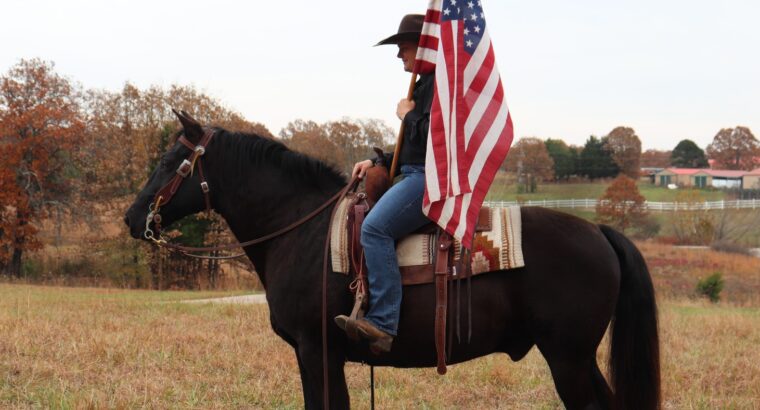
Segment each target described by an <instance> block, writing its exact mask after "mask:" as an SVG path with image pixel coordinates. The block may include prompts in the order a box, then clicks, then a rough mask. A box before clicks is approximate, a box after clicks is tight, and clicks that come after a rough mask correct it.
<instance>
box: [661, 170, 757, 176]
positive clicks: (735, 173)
mask: <svg viewBox="0 0 760 410" xmlns="http://www.w3.org/2000/svg"><path fill="white" fill-rule="evenodd" d="M662 172H671V173H673V174H676V175H695V174H707V175H710V176H711V177H718V178H741V177H743V176H745V175H760V168H757V169H755V170H754V171H749V172H748V171H734V170H727V169H710V168H665V169H664V170H663V171H662Z"/></svg>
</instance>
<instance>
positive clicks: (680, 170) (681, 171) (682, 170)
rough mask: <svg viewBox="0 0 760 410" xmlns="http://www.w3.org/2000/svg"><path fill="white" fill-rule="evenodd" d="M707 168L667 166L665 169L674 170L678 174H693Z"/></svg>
mask: <svg viewBox="0 0 760 410" xmlns="http://www.w3.org/2000/svg"><path fill="white" fill-rule="evenodd" d="M705 170H707V169H700V168H665V169H664V170H663V172H664V171H668V172H672V173H674V174H676V175H692V174H696V173H697V172H699V171H705Z"/></svg>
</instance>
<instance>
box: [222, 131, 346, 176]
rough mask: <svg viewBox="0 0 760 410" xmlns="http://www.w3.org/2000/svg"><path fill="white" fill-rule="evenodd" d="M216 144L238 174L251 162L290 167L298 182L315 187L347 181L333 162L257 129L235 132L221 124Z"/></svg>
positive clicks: (291, 173) (284, 167) (247, 167)
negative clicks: (249, 131)
mask: <svg viewBox="0 0 760 410" xmlns="http://www.w3.org/2000/svg"><path fill="white" fill-rule="evenodd" d="M216 130H217V132H218V135H217V136H216V137H214V139H215V142H216V144H218V146H219V147H220V149H221V150H223V151H224V153H225V154H224V155H225V157H226V158H229V165H228V166H230V167H235V169H236V170H237V171H238V174H239V175H244V174H245V173H244V171H245V170H246V169H249V168H250V167H251V164H252V163H254V164H269V165H271V166H273V167H278V168H282V169H287V170H288V173H289V175H291V176H292V177H294V178H296V179H297V180H298V181H299V182H304V183H307V184H310V185H313V186H315V187H320V188H332V187H334V186H336V185H345V184H346V179H345V177H344V176H343V175H342V174H341V173H340V172H339V171H338V170H336V169H335V168H333V167H332V166H330V165H328V164H325V163H324V162H322V161H319V160H317V159H315V158H312V157H310V156H308V155H305V154H302V153H299V152H296V151H292V150H291V149H290V148H288V147H287V146H285V144H283V143H282V142H280V141H277V140H275V139H273V138H268V137H263V136H261V135H258V134H254V133H246V132H232V131H227V130H225V129H222V128H217V129H216Z"/></svg>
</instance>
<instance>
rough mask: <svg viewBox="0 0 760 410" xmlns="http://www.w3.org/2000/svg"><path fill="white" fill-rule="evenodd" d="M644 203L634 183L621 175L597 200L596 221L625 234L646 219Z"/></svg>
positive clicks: (644, 200)
mask: <svg viewBox="0 0 760 410" xmlns="http://www.w3.org/2000/svg"><path fill="white" fill-rule="evenodd" d="M645 202H646V199H645V198H644V196H642V195H641V194H640V193H639V189H638V187H637V186H636V181H634V180H633V179H631V178H628V177H627V176H625V175H622V174H621V175H620V176H618V177H617V178H615V179H614V180H613V181H612V183H611V184H610V186H609V187H607V190H606V191H605V192H604V195H602V197H601V198H599V204H598V205H597V206H596V218H597V221H598V222H599V223H603V224H607V225H610V226H612V227H614V228H617V229H619V230H620V231H622V232H625V231H626V229H628V228H631V227H632V226H635V225H636V224H638V223H640V222H642V221H643V220H644V219H645V218H646V216H647V209H646V206H645Z"/></svg>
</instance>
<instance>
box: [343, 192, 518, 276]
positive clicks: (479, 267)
mask: <svg viewBox="0 0 760 410" xmlns="http://www.w3.org/2000/svg"><path fill="white" fill-rule="evenodd" d="M353 202H354V200H353V199H352V198H344V199H343V201H342V202H341V203H340V204H339V205H338V209H337V211H336V214H335V218H334V219H333V222H332V226H331V227H330V229H331V238H330V253H331V255H330V256H331V260H332V268H333V271H335V272H340V273H344V274H348V273H349V272H350V270H351V265H350V259H351V254H350V248H349V247H350V242H351V238H350V237H349V235H350V234H349V232H350V230H351V227H350V226H349V217H348V215H349V210H350V207H351V204H352V203H353ZM435 242H436V234H435V233H433V232H425V233H412V234H410V235H409V236H406V237H404V238H403V239H401V240H399V241H398V242H397V244H396V256H397V258H398V263H399V268H400V270H401V278H402V283H403V284H404V285H415V284H422V283H431V282H432V281H433V276H434V275H433V274H434V270H435V266H434V255H435V251H436V250H435ZM461 248H462V246H461V243H460V242H459V241H455V244H454V247H453V249H452V250H453V253H454V263H459V262H461V261H460V260H461ZM471 266H472V275H477V274H480V273H485V272H492V271H497V270H505V269H513V268H520V267H523V266H525V261H524V259H523V253H522V221H521V218H520V207H519V206H512V207H506V208H483V209H482V210H481V216H480V219H479V222H478V228H477V229H476V233H475V237H474V240H473V245H472V252H471Z"/></svg>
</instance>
